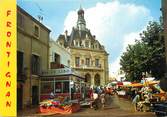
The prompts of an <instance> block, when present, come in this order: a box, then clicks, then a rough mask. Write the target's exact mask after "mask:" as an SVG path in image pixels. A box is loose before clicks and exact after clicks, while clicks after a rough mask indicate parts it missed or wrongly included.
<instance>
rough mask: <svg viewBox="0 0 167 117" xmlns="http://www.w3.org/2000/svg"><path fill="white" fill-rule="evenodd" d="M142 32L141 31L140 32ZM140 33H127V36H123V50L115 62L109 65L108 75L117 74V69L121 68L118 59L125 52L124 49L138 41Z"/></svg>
mask: <svg viewBox="0 0 167 117" xmlns="http://www.w3.org/2000/svg"><path fill="white" fill-rule="evenodd" d="M141 31H142V30H141ZM141 31H140V32H132V33H129V34H127V35H125V36H124V38H123V45H122V46H123V49H122V51H121V52H120V55H119V56H118V57H117V58H116V60H114V62H112V63H110V64H109V68H110V69H109V73H110V75H112V74H113V73H115V74H116V73H117V72H118V69H119V68H120V67H121V66H120V64H119V63H120V58H121V55H122V54H123V52H125V51H126V48H127V47H128V45H129V44H130V45H133V44H135V40H140V39H141V38H140V36H139V34H140V33H141Z"/></svg>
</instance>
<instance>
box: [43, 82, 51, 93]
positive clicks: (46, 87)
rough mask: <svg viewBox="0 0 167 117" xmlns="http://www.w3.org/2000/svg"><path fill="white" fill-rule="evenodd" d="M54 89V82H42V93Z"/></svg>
mask: <svg viewBox="0 0 167 117" xmlns="http://www.w3.org/2000/svg"><path fill="white" fill-rule="evenodd" d="M52 91H54V83H53V82H41V94H49V93H50V92H52Z"/></svg>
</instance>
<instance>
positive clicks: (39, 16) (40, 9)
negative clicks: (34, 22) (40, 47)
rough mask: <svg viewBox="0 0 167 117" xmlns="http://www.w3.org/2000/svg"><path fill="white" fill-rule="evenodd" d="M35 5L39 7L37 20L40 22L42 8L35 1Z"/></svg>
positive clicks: (41, 19)
mask: <svg viewBox="0 0 167 117" xmlns="http://www.w3.org/2000/svg"><path fill="white" fill-rule="evenodd" d="M35 5H36V6H37V8H38V9H39V15H38V16H37V17H38V20H39V22H42V21H43V16H42V15H43V9H42V8H41V7H40V6H39V4H38V3H37V2H35Z"/></svg>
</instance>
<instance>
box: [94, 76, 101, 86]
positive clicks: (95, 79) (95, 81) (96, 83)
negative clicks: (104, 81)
mask: <svg viewBox="0 0 167 117" xmlns="http://www.w3.org/2000/svg"><path fill="white" fill-rule="evenodd" d="M94 83H95V85H96V86H100V75H99V74H96V75H95V77H94Z"/></svg>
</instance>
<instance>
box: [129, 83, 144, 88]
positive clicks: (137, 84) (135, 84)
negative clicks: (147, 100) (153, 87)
mask: <svg viewBox="0 0 167 117" xmlns="http://www.w3.org/2000/svg"><path fill="white" fill-rule="evenodd" d="M128 86H129V87H143V84H142V83H132V84H129V85H128Z"/></svg>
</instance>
